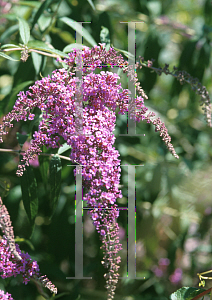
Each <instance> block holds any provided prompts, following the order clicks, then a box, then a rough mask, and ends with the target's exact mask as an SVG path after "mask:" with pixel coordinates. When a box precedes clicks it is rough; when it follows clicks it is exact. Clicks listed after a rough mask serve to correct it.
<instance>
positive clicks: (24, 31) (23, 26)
mask: <svg viewBox="0 0 212 300" xmlns="http://www.w3.org/2000/svg"><path fill="white" fill-rule="evenodd" d="M17 19H18V21H19V32H20V36H21V38H22V41H23V43H24V45H27V43H28V42H29V39H30V28H29V25H28V23H27V21H26V20H24V19H22V18H19V17H17Z"/></svg>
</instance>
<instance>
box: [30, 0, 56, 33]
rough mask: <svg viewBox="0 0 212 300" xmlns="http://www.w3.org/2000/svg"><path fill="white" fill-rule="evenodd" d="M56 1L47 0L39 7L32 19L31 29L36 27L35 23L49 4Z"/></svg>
mask: <svg viewBox="0 0 212 300" xmlns="http://www.w3.org/2000/svg"><path fill="white" fill-rule="evenodd" d="M52 2H54V0H45V1H44V2H43V3H42V4H41V6H40V7H39V9H38V10H37V12H36V14H35V16H34V19H33V21H32V28H31V30H32V29H33V28H34V26H35V24H36V23H37V21H38V19H39V18H40V16H41V15H42V13H43V11H44V10H45V9H47V8H48V7H49V5H50V4H51V3H52Z"/></svg>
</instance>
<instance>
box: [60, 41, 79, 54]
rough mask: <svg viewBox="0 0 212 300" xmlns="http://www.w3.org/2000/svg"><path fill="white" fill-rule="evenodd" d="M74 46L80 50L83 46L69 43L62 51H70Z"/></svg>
mask: <svg viewBox="0 0 212 300" xmlns="http://www.w3.org/2000/svg"><path fill="white" fill-rule="evenodd" d="M74 48H76V49H80V50H82V49H83V48H84V46H83V45H82V44H77V43H75V44H70V45H68V46H66V47H65V48H64V49H63V52H65V53H70V52H71V51H72V50H73V49H74Z"/></svg>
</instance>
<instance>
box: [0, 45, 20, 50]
mask: <svg viewBox="0 0 212 300" xmlns="http://www.w3.org/2000/svg"><path fill="white" fill-rule="evenodd" d="M8 47H12V48H14V47H15V48H20V46H18V45H14V44H5V45H2V46H1V49H4V48H8Z"/></svg>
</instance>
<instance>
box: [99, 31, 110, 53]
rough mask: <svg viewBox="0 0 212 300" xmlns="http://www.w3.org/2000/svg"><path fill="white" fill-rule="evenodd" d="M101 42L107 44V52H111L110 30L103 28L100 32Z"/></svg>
mask: <svg viewBox="0 0 212 300" xmlns="http://www.w3.org/2000/svg"><path fill="white" fill-rule="evenodd" d="M100 41H101V43H104V44H105V48H106V51H109V50H110V33H109V30H108V29H107V28H106V27H104V26H102V30H101V32H100Z"/></svg>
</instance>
